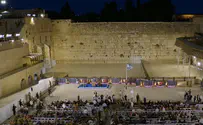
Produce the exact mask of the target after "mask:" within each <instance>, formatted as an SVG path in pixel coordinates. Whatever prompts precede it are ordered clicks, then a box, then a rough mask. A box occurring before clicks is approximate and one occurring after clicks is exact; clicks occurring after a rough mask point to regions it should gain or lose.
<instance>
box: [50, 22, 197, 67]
mask: <svg viewBox="0 0 203 125" xmlns="http://www.w3.org/2000/svg"><path fill="white" fill-rule="evenodd" d="M199 31H200V25H199V24H198V23H193V22H128V23H124V22H109V23H108V22H107V23H105V22H99V23H98V22H94V23H91V22H87V23H71V22H70V21H69V20H53V21H52V41H53V44H52V49H53V51H54V52H53V53H54V55H53V58H54V59H55V60H56V62H57V64H70V63H131V61H132V58H135V57H139V56H141V57H142V60H156V59H164V60H171V59H172V60H173V59H175V58H176V56H177V53H178V48H177V47H176V46H175V42H176V38H178V37H183V36H193V35H194V33H195V32H199Z"/></svg>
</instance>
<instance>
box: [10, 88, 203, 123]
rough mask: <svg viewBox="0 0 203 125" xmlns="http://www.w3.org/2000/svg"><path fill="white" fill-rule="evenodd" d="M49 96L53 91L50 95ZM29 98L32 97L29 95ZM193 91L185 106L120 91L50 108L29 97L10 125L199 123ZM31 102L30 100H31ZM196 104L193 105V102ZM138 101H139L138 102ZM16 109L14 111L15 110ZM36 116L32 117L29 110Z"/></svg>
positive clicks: (78, 99)
mask: <svg viewBox="0 0 203 125" xmlns="http://www.w3.org/2000/svg"><path fill="white" fill-rule="evenodd" d="M48 93H49V95H50V93H51V91H50V90H49V91H48ZM28 95H29V94H28ZM191 96H192V93H191V90H189V91H188V92H187V93H186V94H185V95H184V99H185V102H171V101H163V100H162V101H156V102H154V101H150V100H147V98H146V97H144V98H143V99H141V97H140V96H139V94H137V95H136V97H135V99H133V98H132V97H130V98H129V97H128V96H127V95H125V94H124V93H123V92H122V91H120V97H119V98H116V97H115V95H114V94H112V95H111V96H110V95H102V94H101V95H99V94H98V93H97V92H96V91H95V92H94V93H93V97H92V100H83V99H82V98H81V97H80V96H79V95H78V97H77V99H76V100H75V101H70V100H58V101H53V102H51V103H50V104H46V103H44V102H43V100H41V99H40V94H36V96H35V98H33V97H30V96H28V103H23V102H22V101H21V100H19V105H20V107H21V110H20V111H19V112H18V113H17V114H16V112H15V113H14V115H16V117H15V119H13V120H12V121H11V122H10V125H105V124H111V125H118V124H121V125H127V124H167V123H168V124H171V123H172V124H177V123H188V124H192V123H199V122H200V121H201V117H202V116H201V113H202V108H201V107H200V106H199V105H198V104H200V103H201V98H200V96H196V100H195V99H194V98H195V96H194V97H191ZM29 98H30V99H29ZM192 99H193V100H194V101H191V100H192ZM134 100H135V101H134ZM15 108H16V107H14V109H15ZM30 108H31V109H32V110H33V112H32V113H29V112H28V111H29V109H30Z"/></svg>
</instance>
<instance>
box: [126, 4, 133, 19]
mask: <svg viewBox="0 0 203 125" xmlns="http://www.w3.org/2000/svg"><path fill="white" fill-rule="evenodd" d="M134 11H135V8H134V6H133V1H132V0H126V1H125V13H126V14H125V15H126V20H127V21H133V19H134V17H135V16H134Z"/></svg>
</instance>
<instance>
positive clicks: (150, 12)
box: [140, 0, 175, 21]
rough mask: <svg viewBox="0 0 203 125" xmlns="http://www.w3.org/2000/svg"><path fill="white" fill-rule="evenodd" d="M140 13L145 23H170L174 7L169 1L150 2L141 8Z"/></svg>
mask: <svg viewBox="0 0 203 125" xmlns="http://www.w3.org/2000/svg"><path fill="white" fill-rule="evenodd" d="M140 12H141V14H140V15H142V16H143V18H142V20H145V21H146V20H147V21H172V16H173V15H174V13H175V7H174V6H173V4H172V2H171V0H150V1H149V2H147V3H145V4H144V5H143V6H142V8H141V11H140Z"/></svg>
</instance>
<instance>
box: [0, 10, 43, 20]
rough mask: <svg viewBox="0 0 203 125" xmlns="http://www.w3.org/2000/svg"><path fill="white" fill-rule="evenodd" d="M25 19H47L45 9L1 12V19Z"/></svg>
mask: <svg viewBox="0 0 203 125" xmlns="http://www.w3.org/2000/svg"><path fill="white" fill-rule="evenodd" d="M24 17H43V18H44V17H47V15H46V14H45V10H43V9H30V10H15V9H6V10H5V9H3V10H0V18H24Z"/></svg>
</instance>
